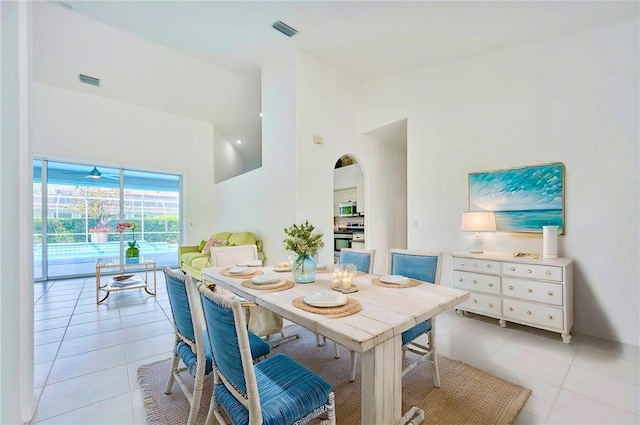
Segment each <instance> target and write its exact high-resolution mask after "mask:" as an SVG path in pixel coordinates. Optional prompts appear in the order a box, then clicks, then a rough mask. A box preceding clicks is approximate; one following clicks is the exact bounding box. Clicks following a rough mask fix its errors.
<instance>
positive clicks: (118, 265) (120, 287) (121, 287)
mask: <svg viewBox="0 0 640 425" xmlns="http://www.w3.org/2000/svg"><path fill="white" fill-rule="evenodd" d="M141 267H144V280H143V279H141V278H140V277H137V276H135V277H132V278H131V279H128V280H127V281H125V282H120V283H118V282H116V281H114V280H113V279H109V280H108V281H107V282H106V283H105V284H104V285H102V282H101V277H100V275H101V273H102V271H103V270H104V269H119V270H126V269H127V268H141ZM150 270H151V271H153V291H151V290H150V289H149V285H148V283H149V271H150ZM139 288H144V290H145V291H146V292H147V294H149V295H153V296H155V295H156V262H155V261H154V260H152V259H150V258H146V257H140V261H138V262H137V263H127V262H122V261H120V258H117V257H105V258H98V261H97V262H96V304H100V303H101V302H103V301H104V300H106V299H107V297H108V296H109V294H110V293H112V292H116V291H125V290H128V289H139ZM100 290H103V291H105V292H106V293H107V294H106V295H105V296H104V297H103V298H102V299H100Z"/></svg>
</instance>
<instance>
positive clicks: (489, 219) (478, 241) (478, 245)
mask: <svg viewBox="0 0 640 425" xmlns="http://www.w3.org/2000/svg"><path fill="white" fill-rule="evenodd" d="M461 229H462V230H463V231H465V232H476V234H475V235H474V236H473V241H472V243H471V250H469V252H471V253H474V254H482V253H483V252H484V251H483V250H482V244H483V243H484V238H483V237H482V234H481V233H480V232H495V231H496V216H495V214H494V213H492V212H486V211H477V212H466V213H462V226H461Z"/></svg>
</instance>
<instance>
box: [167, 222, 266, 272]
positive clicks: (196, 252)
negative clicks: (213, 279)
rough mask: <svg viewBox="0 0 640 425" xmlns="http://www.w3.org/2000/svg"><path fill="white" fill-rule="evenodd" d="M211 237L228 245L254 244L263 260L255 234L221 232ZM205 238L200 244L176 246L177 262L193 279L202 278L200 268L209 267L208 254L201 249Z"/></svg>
mask: <svg viewBox="0 0 640 425" xmlns="http://www.w3.org/2000/svg"><path fill="white" fill-rule="evenodd" d="M210 237H211V238H213V239H218V240H224V241H227V243H228V246H239V245H256V246H257V247H258V257H259V258H260V259H261V260H262V261H264V260H265V258H266V257H265V255H264V254H263V253H262V241H261V240H258V239H256V235H255V234H253V233H251V232H236V233H231V232H221V233H214V234H213V235H211V236H210ZM205 244H206V240H203V241H202V242H200V245H183V246H179V247H178V263H179V264H180V268H181V269H182V271H183V272H185V273H188V274H190V275H191V276H193V278H194V279H198V280H202V269H203V268H205V267H209V266H210V265H211V263H210V257H209V254H203V253H202V250H203V249H204V246H205Z"/></svg>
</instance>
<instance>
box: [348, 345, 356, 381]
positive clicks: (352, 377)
mask: <svg viewBox="0 0 640 425" xmlns="http://www.w3.org/2000/svg"><path fill="white" fill-rule="evenodd" d="M357 355H358V354H357V353H356V352H355V351H352V352H351V370H350V371H349V381H351V382H353V381H355V380H356V365H357V364H358V363H357V357H356V356H357Z"/></svg>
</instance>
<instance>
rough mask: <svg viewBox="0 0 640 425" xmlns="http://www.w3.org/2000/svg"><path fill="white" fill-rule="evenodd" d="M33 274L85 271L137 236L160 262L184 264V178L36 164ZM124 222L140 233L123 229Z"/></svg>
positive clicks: (46, 276) (91, 270)
mask: <svg viewBox="0 0 640 425" xmlns="http://www.w3.org/2000/svg"><path fill="white" fill-rule="evenodd" d="M33 198H34V200H33V205H34V235H33V236H34V238H33V239H34V241H33V242H34V278H35V279H36V280H46V279H52V278H59V277H71V276H86V275H91V274H94V273H95V263H96V261H97V259H98V258H101V257H118V258H123V255H124V250H125V249H126V247H127V242H130V241H132V240H133V238H135V239H136V242H137V244H138V246H140V251H141V254H142V255H144V256H146V257H150V258H152V259H153V260H155V261H156V263H157V266H158V267H159V268H162V267H164V266H171V267H173V266H176V265H177V251H178V241H179V239H180V228H181V227H180V199H181V196H180V176H178V175H173V174H160V173H149V172H141V171H135V170H126V169H121V168H109V167H94V166H93V165H82V164H70V163H63V162H53V161H47V160H35V161H34V186H33ZM119 223H130V224H135V228H136V229H135V231H128V232H123V233H119V232H118V229H117V225H118V224H119Z"/></svg>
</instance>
